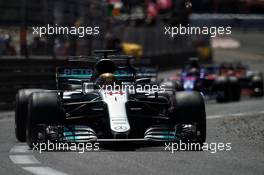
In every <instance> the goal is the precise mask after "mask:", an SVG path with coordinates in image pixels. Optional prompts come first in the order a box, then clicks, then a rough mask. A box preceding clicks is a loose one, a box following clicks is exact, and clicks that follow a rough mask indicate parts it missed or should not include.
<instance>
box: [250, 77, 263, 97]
mask: <svg viewBox="0 0 264 175" xmlns="http://www.w3.org/2000/svg"><path fill="white" fill-rule="evenodd" d="M251 88H252V96H254V97H262V96H263V79H262V77H261V76H253V77H252V79H251Z"/></svg>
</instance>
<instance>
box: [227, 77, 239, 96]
mask: <svg viewBox="0 0 264 175" xmlns="http://www.w3.org/2000/svg"><path fill="white" fill-rule="evenodd" d="M229 86H230V91H231V94H230V95H231V101H239V100H240V97H241V87H240V84H239V81H238V79H237V78H236V77H229Z"/></svg>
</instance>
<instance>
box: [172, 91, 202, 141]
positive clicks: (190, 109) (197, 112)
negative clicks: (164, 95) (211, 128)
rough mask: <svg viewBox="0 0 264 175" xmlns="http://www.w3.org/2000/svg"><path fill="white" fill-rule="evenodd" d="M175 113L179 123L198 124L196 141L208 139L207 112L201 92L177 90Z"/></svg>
mask: <svg viewBox="0 0 264 175" xmlns="http://www.w3.org/2000/svg"><path fill="white" fill-rule="evenodd" d="M173 115H174V116H175V120H176V122H177V123H182V124H190V125H196V133H195V135H196V137H197V138H196V141H195V142H197V143H200V144H202V143H204V142H205V140H206V113H205V105H204V100H203V97H202V95H201V94H200V93H199V92H195V91H192V92H187V91H183V92H177V93H176V94H175V104H174V111H173Z"/></svg>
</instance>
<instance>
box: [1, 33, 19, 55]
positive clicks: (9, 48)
mask: <svg viewBox="0 0 264 175" xmlns="http://www.w3.org/2000/svg"><path fill="white" fill-rule="evenodd" d="M16 54H17V52H16V49H15V46H14V45H13V44H12V38H11V36H10V35H5V36H4V37H1V38H0V55H1V56H2V55H7V56H15V55H16Z"/></svg>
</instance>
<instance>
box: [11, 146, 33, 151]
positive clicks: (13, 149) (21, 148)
mask: <svg viewBox="0 0 264 175" xmlns="http://www.w3.org/2000/svg"><path fill="white" fill-rule="evenodd" d="M9 152H10V153H33V151H32V150H30V149H29V147H28V145H26V144H24V145H22V144H21V145H20V144H19V145H15V146H13V147H12V148H11V150H10V151H9Z"/></svg>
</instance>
